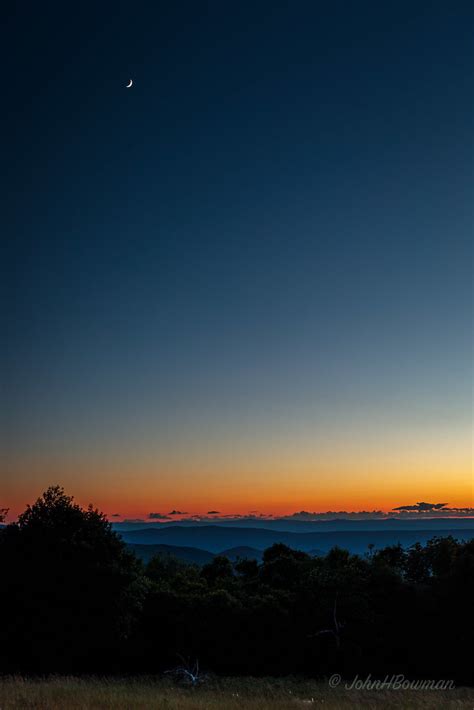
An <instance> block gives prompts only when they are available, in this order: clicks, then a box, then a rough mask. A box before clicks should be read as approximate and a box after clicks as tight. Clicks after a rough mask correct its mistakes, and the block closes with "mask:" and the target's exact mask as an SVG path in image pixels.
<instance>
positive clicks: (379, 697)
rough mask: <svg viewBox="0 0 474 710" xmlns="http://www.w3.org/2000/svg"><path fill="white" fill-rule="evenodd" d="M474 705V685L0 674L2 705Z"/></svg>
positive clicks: (131, 709) (196, 709) (60, 709)
mask: <svg viewBox="0 0 474 710" xmlns="http://www.w3.org/2000/svg"><path fill="white" fill-rule="evenodd" d="M304 707H308V708H310V707H323V708H334V709H337V708H344V710H349V708H364V709H366V708H367V709H370V708H383V710H389V709H390V708H397V709H399V710H411V708H414V709H418V708H420V709H421V708H445V709H447V708H470V709H471V710H472V709H473V708H474V689H469V688H458V689H455V690H447V691H438V690H424V691H423V690H379V691H376V690H372V691H368V690H358V691H357V690H346V689H345V688H344V685H343V684H341V686H340V687H338V688H336V689H331V688H329V687H328V684H324V683H321V682H315V681H313V682H312V681H310V680H298V679H288V678H286V679H273V678H264V679H262V678H259V679H257V678H217V679H212V680H209V681H208V682H207V683H206V684H204V685H202V686H201V687H199V688H195V689H185V688H179V687H176V686H175V685H173V684H172V683H171V682H169V681H168V680H167V679H162V678H158V679H156V678H128V679H117V678H113V679H112V678H72V677H54V678H48V679H45V680H32V679H26V678H18V677H15V678H11V677H7V678H2V679H0V710H9V709H10V708H45V709H48V710H49V708H51V709H53V710H56V709H57V710H68V709H69V708H84V709H86V708H107V709H110V710H112V709H113V710H116V709H117V710H122V709H124V710H125V709H127V710H139V709H140V708H143V709H145V708H146V709H147V710H148V709H151V710H153V709H155V708H156V710H162V709H163V710H165V709H166V710H181V709H182V710H207V709H209V710H270V708H271V709H272V710H274V709H275V708H276V709H277V710H278V709H281V710H283V709H284V708H288V709H289V710H291V709H292V708H295V709H296V708H304Z"/></svg>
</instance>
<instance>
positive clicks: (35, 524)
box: [0, 488, 474, 683]
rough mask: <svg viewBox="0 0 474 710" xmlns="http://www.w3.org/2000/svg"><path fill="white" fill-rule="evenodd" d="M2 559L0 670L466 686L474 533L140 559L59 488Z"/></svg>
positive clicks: (28, 518)
mask: <svg viewBox="0 0 474 710" xmlns="http://www.w3.org/2000/svg"><path fill="white" fill-rule="evenodd" d="M0 563H1V571H2V576H3V579H2V583H1V587H0V590H1V591H0V615H1V623H0V629H1V634H2V639H1V643H0V653H1V654H2V659H1V664H2V670H3V671H8V672H11V671H29V672H53V671H87V672H105V671H117V672H118V671H120V672H122V673H123V672H137V671H139V672H141V671H143V672H156V671H160V670H164V669H166V668H170V667H172V666H173V665H175V664H176V662H177V658H178V657H179V656H181V657H184V658H190V659H196V658H199V660H200V664H201V667H205V668H207V669H208V670H212V671H215V672H221V673H227V674H229V673H230V674H232V673H239V674H253V675H258V674H289V673H305V674H310V675H311V676H323V675H325V674H329V673H332V672H339V673H342V674H347V675H354V674H355V673H364V674H368V673H371V674H372V675H373V676H376V675H379V676H384V675H385V674H392V673H394V674H397V673H404V674H405V675H406V676H407V677H411V678H415V677H425V678H435V679H440V678H442V679H453V680H455V681H457V682H463V683H469V682H471V681H472V678H471V658H470V654H469V651H468V649H469V645H470V642H471V640H472V637H473V631H474V628H473V616H472V599H474V540H471V541H470V542H465V543H460V542H457V541H456V540H454V539H453V538H451V537H448V538H434V539H433V540H431V541H430V542H429V543H428V545H426V546H425V547H422V546H420V545H414V546H413V547H412V548H410V549H409V550H404V549H403V548H401V547H399V546H394V547H387V548H385V549H382V550H377V551H374V550H371V551H368V554H367V555H366V556H365V557H364V558H362V557H360V556H357V555H351V554H349V553H348V552H347V551H346V550H341V549H338V548H335V549H333V550H332V551H331V552H330V553H329V554H327V555H326V556H325V557H311V556H310V555H307V554H306V553H303V552H299V551H295V550H291V549H289V548H288V547H286V546H285V545H281V544H277V545H273V546H272V547H270V548H269V549H267V550H266V551H265V553H264V557H263V561H262V563H261V564H259V563H257V562H256V561H253V560H240V561H238V562H237V563H236V564H234V565H233V564H232V563H231V562H230V561H229V560H228V559H227V558H225V557H216V558H215V559H214V560H213V562H212V563H210V564H208V565H206V566H204V567H202V568H198V567H193V566H190V565H186V564H184V563H181V562H179V561H178V560H175V559H173V558H162V557H155V558H154V559H152V560H151V561H150V562H149V563H148V565H147V566H146V567H143V566H142V564H141V563H140V562H139V561H138V560H137V559H135V557H134V556H133V555H132V554H131V553H129V552H127V549H126V546H125V545H124V544H123V543H122V542H121V541H120V539H119V538H118V537H117V536H116V535H115V533H114V532H113V531H112V530H111V528H110V525H109V523H108V522H107V521H106V520H105V518H104V516H103V515H101V514H100V513H99V512H98V511H96V510H94V509H92V508H89V509H88V510H82V509H81V508H80V507H79V506H77V505H75V504H74V502H73V501H72V499H71V498H69V497H68V496H66V495H65V494H64V491H63V490H62V489H60V488H51V489H49V490H48V491H46V493H44V494H43V496H42V497H41V498H40V499H39V500H38V501H37V502H36V503H35V504H34V505H33V506H31V507H28V508H27V510H26V511H25V513H24V514H23V515H22V516H20V519H19V521H18V523H15V524H12V525H8V526H7V527H6V528H4V529H3V530H2V531H0Z"/></svg>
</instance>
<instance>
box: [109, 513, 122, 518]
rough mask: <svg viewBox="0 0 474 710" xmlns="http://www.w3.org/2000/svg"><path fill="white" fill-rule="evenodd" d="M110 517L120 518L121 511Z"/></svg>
mask: <svg viewBox="0 0 474 710" xmlns="http://www.w3.org/2000/svg"><path fill="white" fill-rule="evenodd" d="M110 517H111V518H120V517H122V516H121V515H120V513H112V515H111V516H110Z"/></svg>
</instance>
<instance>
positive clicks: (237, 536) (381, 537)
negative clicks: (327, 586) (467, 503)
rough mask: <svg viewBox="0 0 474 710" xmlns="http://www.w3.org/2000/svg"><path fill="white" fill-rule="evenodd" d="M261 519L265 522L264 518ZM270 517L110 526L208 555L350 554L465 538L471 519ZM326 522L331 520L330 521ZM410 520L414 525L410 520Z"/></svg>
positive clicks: (143, 540) (471, 533)
mask: <svg viewBox="0 0 474 710" xmlns="http://www.w3.org/2000/svg"><path fill="white" fill-rule="evenodd" d="M265 522H266V524H267V525H268V523H269V522H270V521H265ZM271 522H272V523H273V525H270V526H268V527H260V526H258V527H256V526H254V527H246V526H241V525H240V524H239V526H238V527H237V526H234V527H233V526H228V525H225V524H215V525H181V524H171V525H168V524H167V525H164V524H162V525H160V526H154V525H147V526H146V527H142V528H140V529H136V530H124V529H121V528H120V527H119V525H116V526H115V529H116V530H117V532H119V533H120V535H121V536H122V538H123V540H124V541H125V542H126V543H128V544H134V545H171V546H178V547H192V548H198V549H200V550H205V551H208V552H212V553H214V554H216V553H221V552H222V551H225V550H229V549H231V548H253V549H254V550H260V551H262V550H264V549H265V548H267V547H270V545H273V544H274V543H277V542H281V543H284V544H285V545H288V546H289V547H292V548H294V549H297V550H304V551H305V552H312V551H314V550H317V551H318V552H322V553H325V552H328V551H329V550H330V549H331V548H333V547H335V546H338V547H342V548H345V549H348V550H349V551H350V552H352V553H357V554H364V553H365V552H367V550H368V548H369V545H371V546H372V545H373V546H374V547H375V548H376V549H379V548H382V547H386V546H387V545H396V544H398V543H400V544H401V545H402V546H403V547H409V546H410V545H413V544H414V543H416V542H420V543H421V544H425V543H426V542H428V540H430V539H432V538H433V537H435V536H442V537H446V536H448V535H452V536H453V537H455V538H457V539H458V540H469V539H471V538H473V537H474V521H473V520H472V519H471V520H466V519H465V520H463V521H462V523H461V521H459V520H457V521H455V520H446V521H439V520H437V521H436V523H437V525H433V523H432V521H427V520H423V521H407V522H408V523H410V524H409V525H407V527H405V526H403V527H402V525H403V522H402V521H394V522H395V523H397V525H394V524H393V523H392V524H389V525H386V523H387V522H389V521H379V522H378V526H375V525H373V523H374V522H375V521H363V522H362V521H361V522H359V521H341V523H340V525H341V527H342V528H343V529H339V530H334V529H331V527H332V526H330V525H328V523H325V522H322V523H321V522H319V521H318V522H317V523H303V524H302V526H301V527H300V528H299V529H300V530H301V532H294V531H293V530H285V529H283V530H282V529H278V527H276V525H275V522H276V521H271ZM331 522H332V523H333V524H334V523H335V522H336V521H331ZM414 522H416V523H417V524H416V525H413V523H414ZM369 523H372V524H371V525H369ZM427 523H431V524H427ZM294 524H295V523H294V522H293V525H294ZM308 525H309V526H312V527H313V529H312V530H311V527H310V530H311V531H308ZM315 528H316V529H315ZM367 528H369V529H367ZM371 528H372V529H371ZM241 556H242V557H243V556H245V555H241Z"/></svg>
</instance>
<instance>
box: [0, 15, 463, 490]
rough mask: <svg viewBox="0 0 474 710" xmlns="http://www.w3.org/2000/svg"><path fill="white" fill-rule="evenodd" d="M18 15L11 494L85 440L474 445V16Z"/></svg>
mask: <svg viewBox="0 0 474 710" xmlns="http://www.w3.org/2000/svg"><path fill="white" fill-rule="evenodd" d="M7 15H8V16H7V23H6V42H3V48H2V53H3V54H4V61H3V66H4V76H3V92H2V93H3V100H4V108H3V113H4V118H6V127H5V128H4V132H3V140H2V143H3V151H2V152H3V162H4V164H5V165H6V166H7V169H8V175H7V181H6V190H5V192H4V197H6V205H5V207H4V209H3V211H2V212H3V222H4V224H5V225H6V229H5V232H6V250H5V251H4V276H3V288H4V294H5V295H4V297H3V303H4V314H3V327H2V329H3V333H4V335H5V342H6V347H5V349H4V353H3V366H2V370H3V373H4V378H3V379H4V382H5V387H4V392H5V395H6V402H7V412H8V415H7V422H6V431H7V449H8V454H9V470H10V471H11V474H10V475H11V479H10V480H11V482H12V484H11V485H12V487H14V485H16V484H15V483H14V480H23V479H24V480H25V481H28V482H29V485H30V483H31V481H30V476H31V475H32V474H31V471H32V470H33V468H34V466H32V464H31V462H32V461H34V462H35V465H37V468H38V471H39V473H37V474H35V475H37V478H34V479H33V480H34V482H35V483H37V484H38V485H40V484H42V483H43V478H44V477H45V475H46V474H44V471H47V470H48V469H50V468H51V466H52V462H57V461H58V460H60V461H61V465H64V466H65V467H66V468H68V467H69V468H70V470H73V469H74V465H75V460H76V459H77V457H81V456H82V457H83V456H84V452H85V451H87V452H88V455H89V454H90V455H91V456H92V457H93V455H95V454H97V452H101V455H103V456H105V457H107V455H109V454H110V452H114V453H115V454H116V455H118V454H117V452H118V451H119V452H122V453H121V454H120V455H122V454H123V455H124V456H127V455H129V456H131V458H130V461H129V465H130V467H131V468H133V466H132V463H133V460H134V458H133V456H135V457H138V459H140V461H142V458H143V456H145V458H146V456H147V455H148V456H149V457H150V458H151V459H153V456H154V455H155V453H156V451H157V450H159V451H160V452H161V453H162V452H163V451H166V452H167V454H166V457H165V458H166V460H167V462H168V463H167V466H168V467H169V465H170V464H169V461H170V460H172V459H173V456H174V453H176V451H177V450H180V448H181V447H183V446H184V448H185V449H186V447H188V448H187V449H186V451H188V454H189V458H192V459H193V460H194V461H195V460H197V459H198V460H201V459H202V461H203V462H207V461H208V460H210V459H212V452H215V456H216V461H220V462H221V463H222V461H223V460H225V461H226V462H227V464H229V461H232V462H233V461H235V460H237V461H239V460H240V458H239V457H240V456H241V452H242V451H243V450H245V451H247V452H249V453H248V457H249V459H252V460H253V458H252V457H256V458H255V460H257V459H258V461H260V458H263V459H264V460H265V461H266V464H265V466H266V468H265V466H264V467H263V468H264V469H265V471H266V472H267V473H268V470H269V468H271V456H272V455H275V456H276V457H277V458H278V456H279V454H278V451H279V449H278V447H279V445H280V444H279V442H281V441H282V437H283V439H284V441H285V442H286V443H285V447H286V448H285V451H287V452H288V451H293V449H294V450H298V451H299V452H305V451H306V454H307V460H308V461H311V462H314V461H315V460H316V459H317V451H316V449H318V446H319V443H318V442H320V441H324V442H326V444H327V442H332V444H331V445H333V446H334V448H339V449H340V448H341V447H342V448H344V447H345V446H346V445H347V458H350V457H351V455H352V454H351V451H352V448H351V446H352V444H351V445H349V444H347V436H349V438H350V441H351V442H352V443H353V442H354V441H357V442H358V446H359V448H361V449H364V447H365V449H370V446H371V445H372V444H373V440H374V439H376V440H378V441H380V436H383V435H386V432H390V436H391V437H392V438H390V443H389V444H387V445H389V446H392V447H395V440H396V441H397V442H398V444H397V445H399V446H402V448H403V446H404V445H405V444H406V441H407V438H406V437H407V436H408V437H409V438H410V441H411V437H414V438H415V439H416V438H417V436H418V434H419V440H418V444H417V446H419V447H420V450H422V449H423V447H425V446H428V444H427V442H432V441H433V440H437V438H438V436H439V432H440V431H444V432H447V431H448V432H449V437H450V441H451V440H452V441H456V442H457V444H456V446H457V450H458V449H459V445H460V442H464V443H465V441H466V440H465V438H463V437H464V436H465V431H466V427H467V426H468V425H469V422H470V413H469V412H470V399H469V394H468V391H467V390H468V385H467V381H468V379H469V378H470V374H471V317H472V290H471V269H472V250H471V233H472V209H471V201H472V157H473V156H472V126H473V106H472V77H473V72H472V69H473V64H472V60H473V56H472V30H473V24H474V23H473V9H472V3H470V2H456V3H446V2H389V3H379V2H359V3H354V2H334V3H320V2H288V3H273V2H272V3H267V2H257V3H249V2H242V3H234V4H230V3H222V2H216V3H197V2H189V3H166V4H165V3H140V2H136V3H124V2H114V3H81V4H79V3H77V4H76V5H75V7H74V6H72V5H71V4H69V3H66V4H64V3H41V4H37V3H26V4H20V5H18V4H17V7H14V8H10V10H9V11H7ZM129 78H133V80H134V85H133V87H132V89H130V90H126V89H125V84H126V83H127V82H128V80H129ZM361 422H363V427H362V430H361V429H360V426H361ZM347 432H350V434H349V435H348V433H347ZM397 432H398V434H397ZM414 432H415V434H414ZM417 432H418V433H417ZM397 436H398V437H399V438H397ZM404 436H405V438H404ZM393 437H395V439H393ZM400 441H402V443H401V444H400ZM183 442H185V443H184V444H183ZM186 442H187V443H186ZM371 442H372V444H371ZM403 442H404V443H403ZM313 446H314V447H315V450H313V449H312V447H313ZM453 446H454V448H456V446H455V445H454V444H453ZM329 448H331V447H329ZM318 450H319V449H318ZM236 451H238V453H236ZM130 452H134V454H133V456H132V455H131V454H130ZM275 452H276V453H275ZM431 453H432V452H431ZM444 453H445V452H443V454H442V455H444ZM160 455H161V454H160ZM301 455H302V456H304V453H301ZM442 455H441V454H440V456H441V458H442ZM199 457H201V459H199ZM259 457H260V458H259ZM269 457H270V458H269ZM185 458H186V457H185ZM173 460H174V459H173ZM202 465H203V466H205V463H203V464H202ZM229 465H230V464H229ZM255 467H256V469H258V470H260V468H261V465H260V464H257V463H256V464H255ZM53 468H54V467H53ZM92 468H94V467H93V466H92ZM402 468H403V466H402ZM233 470H234V472H235V475H237V473H238V464H235V466H234V469H233ZM262 470H263V469H262ZM143 475H145V474H143ZM147 475H149V476H150V477H153V476H154V475H155V474H154V473H153V472H152V471H151V470H150V471H149V472H148V474H147ZM262 475H263V473H262ZM341 475H342V474H341ZM424 475H426V476H428V475H429V473H427V472H426V471H425V474H424ZM434 475H435V474H434V473H433V476H434ZM436 475H438V474H436ZM459 475H460V476H461V474H459ZM22 477H23V479H22ZM143 480H144V481H145V480H148V479H143ZM305 480H306V479H305ZM463 480H464V479H463ZM344 481H346V478H344ZM25 485H26V483H25ZM105 485H106V484H105V483H104V486H105ZM144 485H146V483H144ZM354 486H355V487H356V488H357V481H356V480H355V479H354ZM374 486H375V481H374ZM372 493H373V491H372V492H371V496H372V498H375V497H376V496H375V494H374V495H372Z"/></svg>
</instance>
